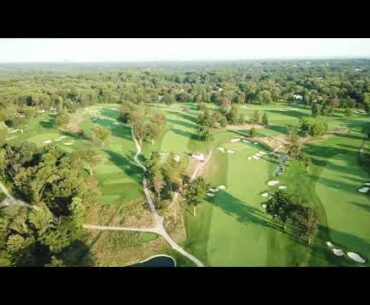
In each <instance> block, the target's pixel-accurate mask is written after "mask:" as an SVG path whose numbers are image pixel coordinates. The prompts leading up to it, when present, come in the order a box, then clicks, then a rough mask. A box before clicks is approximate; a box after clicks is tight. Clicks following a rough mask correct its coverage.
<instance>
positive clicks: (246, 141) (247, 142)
mask: <svg viewBox="0 0 370 305" xmlns="http://www.w3.org/2000/svg"><path fill="white" fill-rule="evenodd" d="M242 141H243V143H245V144H249V143H250V142H249V141H248V140H242Z"/></svg>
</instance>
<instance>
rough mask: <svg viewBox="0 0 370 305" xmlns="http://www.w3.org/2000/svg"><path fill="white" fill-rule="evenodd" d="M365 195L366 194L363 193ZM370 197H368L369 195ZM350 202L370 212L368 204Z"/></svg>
mask: <svg viewBox="0 0 370 305" xmlns="http://www.w3.org/2000/svg"><path fill="white" fill-rule="evenodd" d="M364 196H366V195H364ZM369 199H370V197H369ZM350 203H351V204H353V205H355V206H357V207H359V208H361V209H363V210H364V211H366V212H368V213H370V205H367V204H363V203H359V202H350Z"/></svg>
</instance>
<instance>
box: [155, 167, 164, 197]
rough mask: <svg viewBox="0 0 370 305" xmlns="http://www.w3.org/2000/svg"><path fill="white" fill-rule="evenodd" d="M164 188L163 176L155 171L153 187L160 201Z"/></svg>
mask: <svg viewBox="0 0 370 305" xmlns="http://www.w3.org/2000/svg"><path fill="white" fill-rule="evenodd" d="M164 186H165V182H164V178H163V175H162V173H161V172H160V171H159V170H156V171H155V172H154V174H153V187H154V190H155V192H156V193H157V197H158V198H159V200H160V199H161V191H162V190H163V187H164Z"/></svg>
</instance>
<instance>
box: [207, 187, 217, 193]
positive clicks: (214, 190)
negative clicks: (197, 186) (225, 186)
mask: <svg viewBox="0 0 370 305" xmlns="http://www.w3.org/2000/svg"><path fill="white" fill-rule="evenodd" d="M209 191H210V192H212V193H217V192H218V191H219V189H218V188H213V187H211V188H210V189H209Z"/></svg>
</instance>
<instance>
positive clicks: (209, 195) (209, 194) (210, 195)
mask: <svg viewBox="0 0 370 305" xmlns="http://www.w3.org/2000/svg"><path fill="white" fill-rule="evenodd" d="M215 195H216V194H214V193H207V196H208V197H215Z"/></svg>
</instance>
